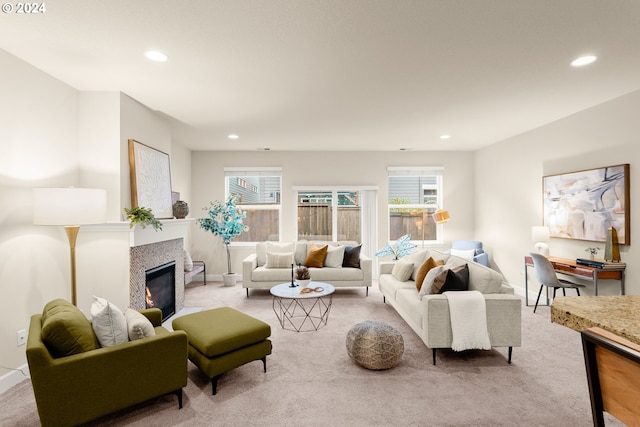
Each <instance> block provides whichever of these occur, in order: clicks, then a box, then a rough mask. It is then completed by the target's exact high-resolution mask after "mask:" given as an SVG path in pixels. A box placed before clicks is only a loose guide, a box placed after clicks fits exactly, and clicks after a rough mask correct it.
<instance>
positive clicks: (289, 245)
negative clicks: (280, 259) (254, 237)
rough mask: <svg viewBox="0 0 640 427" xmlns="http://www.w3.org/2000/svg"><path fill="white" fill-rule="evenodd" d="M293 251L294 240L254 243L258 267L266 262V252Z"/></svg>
mask: <svg viewBox="0 0 640 427" xmlns="http://www.w3.org/2000/svg"><path fill="white" fill-rule="evenodd" d="M294 251H295V243H294V242H285V243H283V242H271V241H266V242H258V243H257V244H256V261H257V263H258V267H261V266H263V265H265V264H266V263H267V252H271V253H283V252H284V253H286V252H294Z"/></svg>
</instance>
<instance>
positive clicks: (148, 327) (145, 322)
mask: <svg viewBox="0 0 640 427" xmlns="http://www.w3.org/2000/svg"><path fill="white" fill-rule="evenodd" d="M124 317H125V318H126V319H127V332H128V334H129V340H130V341H134V340H139V339H142V338H146V337H152V336H154V335H155V334H156V330H155V328H154V327H153V324H152V323H151V321H150V320H149V319H147V318H146V317H145V316H144V315H143V314H141V313H140V312H139V311H136V310H133V309H131V308H129V307H127V308H126V309H125V310H124Z"/></svg>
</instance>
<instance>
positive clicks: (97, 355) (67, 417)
mask: <svg viewBox="0 0 640 427" xmlns="http://www.w3.org/2000/svg"><path fill="white" fill-rule="evenodd" d="M60 301H62V300H60ZM65 309H66V310H69V308H68V307H66V308H65ZM73 309H75V307H73V308H72V309H71V310H73ZM75 310H77V309H75ZM77 311H78V313H81V312H80V311H79V310H77ZM140 312H141V313H142V314H143V315H144V316H145V317H147V318H148V319H149V320H150V321H151V323H152V324H153V326H154V329H155V336H149V337H146V338H143V339H139V340H134V341H128V342H125V343H122V344H117V345H114V346H110V347H102V348H101V347H99V346H98V345H97V344H96V348H95V349H90V350H88V351H87V350H86V348H85V350H84V351H83V350H80V352H77V354H72V355H69V356H64V357H54V355H52V354H51V352H50V347H51V346H49V347H47V344H45V341H43V333H42V326H43V325H42V323H43V320H42V318H43V315H41V314H36V315H33V316H31V323H30V326H29V336H28V340H27V349H26V353H27V361H28V364H29V370H30V373H31V382H32V384H33V391H34V394H35V398H36V404H37V407H38V414H39V415H40V422H41V423H42V425H43V426H58V427H60V426H74V425H78V424H82V423H86V422H88V421H91V420H94V419H96V418H99V417H101V416H104V415H107V414H109V413H111V412H115V411H118V410H120V409H124V408H127V407H129V406H132V405H135V404H137V403H140V402H143V401H146V400H149V399H152V398H154V397H157V396H161V395H164V394H167V393H175V394H176V395H177V396H178V406H179V408H182V387H184V386H186V385H187V334H186V333H185V332H183V331H175V332H170V331H168V330H166V329H165V328H163V327H162V326H161V321H162V313H161V311H160V310H159V309H157V308H154V309H145V310H140ZM76 316H77V315H76ZM82 316H84V315H83V314H82ZM75 320H78V317H76V319H74V321H75ZM84 320H86V317H85V318H84ZM87 322H88V320H87ZM81 323H82V319H81ZM74 327H75V325H74ZM83 327H85V329H84V334H85V335H86V331H87V330H86V326H85V325H83ZM89 334H90V335H92V334H93V331H92V330H89ZM85 338H86V337H85ZM87 342H89V344H90V345H93V343H94V342H95V343H97V340H96V338H95V335H93V336H91V337H89V339H88V340H85V344H86V343H87Z"/></svg>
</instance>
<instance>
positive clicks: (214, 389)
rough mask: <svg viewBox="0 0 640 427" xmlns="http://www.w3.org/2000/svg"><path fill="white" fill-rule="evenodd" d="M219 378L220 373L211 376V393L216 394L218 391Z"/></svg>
mask: <svg viewBox="0 0 640 427" xmlns="http://www.w3.org/2000/svg"><path fill="white" fill-rule="evenodd" d="M218 378H220V375H218V376H217V377H213V378H211V394H212V395H214V396H215V394H216V393H217V392H218Z"/></svg>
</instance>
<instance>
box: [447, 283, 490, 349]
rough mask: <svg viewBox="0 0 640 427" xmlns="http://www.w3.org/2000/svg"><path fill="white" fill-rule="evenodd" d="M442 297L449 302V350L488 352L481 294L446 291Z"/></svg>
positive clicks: (484, 312)
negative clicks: (450, 334)
mask: <svg viewBox="0 0 640 427" xmlns="http://www.w3.org/2000/svg"><path fill="white" fill-rule="evenodd" d="M443 295H444V296H446V297H447V299H448V300H449V313H450V315H451V331H452V333H453V342H452V343H451V349H452V350H454V351H462V350H471V349H480V350H490V349H491V341H489V332H488V331H487V309H486V304H485V301H484V297H483V296H482V294H481V293H480V292H478V291H456V292H451V291H448V292H444V293H443Z"/></svg>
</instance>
